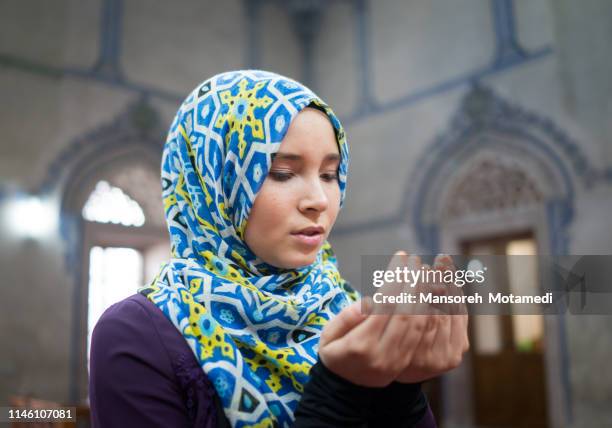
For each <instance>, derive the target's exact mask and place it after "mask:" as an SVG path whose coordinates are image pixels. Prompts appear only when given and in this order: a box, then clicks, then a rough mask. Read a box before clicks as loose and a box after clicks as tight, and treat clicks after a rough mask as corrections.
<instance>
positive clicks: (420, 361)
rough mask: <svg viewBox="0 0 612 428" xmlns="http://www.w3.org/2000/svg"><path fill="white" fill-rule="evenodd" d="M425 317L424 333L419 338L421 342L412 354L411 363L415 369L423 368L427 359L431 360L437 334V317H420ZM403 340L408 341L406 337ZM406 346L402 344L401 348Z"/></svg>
mask: <svg viewBox="0 0 612 428" xmlns="http://www.w3.org/2000/svg"><path fill="white" fill-rule="evenodd" d="M421 316H423V317H426V320H425V323H426V327H425V331H424V333H423V335H422V337H421V340H420V341H419V343H418V346H417V348H416V350H415V352H414V359H413V361H412V363H411V365H413V366H414V367H416V368H419V367H424V366H425V365H426V363H427V361H428V359H429V358H431V355H432V352H433V349H432V348H433V344H434V340H435V338H436V334H437V330H438V327H437V320H438V317H437V316H433V315H421ZM404 340H410V338H409V337H408V336H406V337H405V338H404ZM404 346H406V344H405V343H402V347H404Z"/></svg>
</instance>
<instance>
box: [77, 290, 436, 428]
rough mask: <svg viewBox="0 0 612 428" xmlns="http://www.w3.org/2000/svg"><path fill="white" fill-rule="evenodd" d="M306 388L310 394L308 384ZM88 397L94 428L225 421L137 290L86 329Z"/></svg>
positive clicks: (171, 329) (431, 427) (172, 330)
mask: <svg viewBox="0 0 612 428" xmlns="http://www.w3.org/2000/svg"><path fill="white" fill-rule="evenodd" d="M323 371H327V370H326V369H325V368H324V370H323ZM316 372H317V373H321V372H322V370H317V371H316ZM329 373H331V372H329ZM323 376H325V375H323ZM338 378H339V377H338ZM339 379H340V378H339ZM322 381H323V379H322ZM325 381H326V382H328V381H330V379H329V378H327V379H325ZM343 381H344V380H343ZM344 382H346V384H347V385H352V384H350V382H348V381H344ZM392 385H395V388H396V389H397V388H404V386H401V384H395V383H394V384H392ZM344 387H346V385H345V386H344ZM360 388H363V387H360ZM311 390H313V391H315V392H316V389H315V383H313V385H312V388H311ZM389 391H391V388H390V389H389ZM311 396H312V397H314V396H315V395H314V394H311ZM393 396H395V397H394V398H396V397H397V391H395V392H394V393H393ZM390 398H391V397H386V398H385V399H384V400H380V401H381V402H383V401H389V399H390ZM89 399H90V405H91V418H92V426H93V427H94V428H112V427H124V426H129V427H139V426H142V427H148V428H155V427H160V428H161V427H192V426H197V427H202V428H215V427H229V426H230V425H229V421H228V420H227V418H226V417H225V413H224V412H223V407H222V406H221V402H220V400H219V397H218V396H217V393H216V391H215V389H214V386H213V385H212V384H211V382H210V381H209V379H208V377H207V376H206V374H205V373H204V371H203V370H202V368H201V367H200V366H199V364H198V362H197V360H196V358H195V356H194V355H193V352H192V350H191V348H189V345H188V344H187V342H186V341H185V339H184V338H183V336H182V335H181V334H180V333H179V331H178V330H177V329H176V327H175V326H174V325H173V324H172V323H171V322H170V320H168V319H167V318H166V317H165V316H164V314H163V313H162V312H161V311H160V310H159V309H158V308H157V307H156V306H155V305H154V304H153V303H152V302H151V301H149V300H148V299H147V298H146V297H145V296H143V295H140V294H135V295H133V296H130V297H128V298H127V299H124V300H122V301H120V302H118V303H116V304H114V305H112V306H111V307H110V308H108V309H107V310H106V311H105V312H104V314H103V315H102V317H100V320H99V321H98V323H97V324H96V327H95V328H94V331H93V333H92V342H91V354H90V378H89ZM315 399H316V398H315ZM425 405H426V401H425ZM304 408H305V413H306V412H307V411H308V409H307V407H306V405H305V406H304ZM396 410H397V408H396ZM383 411H384V410H383ZM419 419H421V420H419V422H418V423H417V424H416V426H417V427H418V428H435V427H436V423H435V420H434V418H433V415H432V414H431V410H430V409H429V407H428V406H427V409H426V411H425V412H424V416H423V417H422V418H421V417H419ZM301 426H306V425H304V424H302V425H301Z"/></svg>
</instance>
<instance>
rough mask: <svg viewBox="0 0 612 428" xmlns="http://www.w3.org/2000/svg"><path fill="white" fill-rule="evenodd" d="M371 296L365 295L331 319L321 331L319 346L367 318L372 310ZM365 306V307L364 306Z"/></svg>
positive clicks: (339, 336)
mask: <svg viewBox="0 0 612 428" xmlns="http://www.w3.org/2000/svg"><path fill="white" fill-rule="evenodd" d="M371 300H372V299H371V297H369V296H368V297H365V298H363V299H361V300H358V301H356V302H355V303H353V304H352V305H350V306H347V307H346V308H344V309H343V310H342V311H341V312H340V313H339V314H338V315H336V316H335V317H334V318H333V319H331V320H330V321H329V322H328V323H327V324H326V325H325V327H324V328H323V331H322V332H321V339H320V340H319V346H323V345H325V344H327V343H330V342H333V341H334V340H336V339H339V338H341V337H342V336H344V335H345V334H346V333H348V332H349V331H351V330H352V329H353V328H354V327H355V326H357V325H358V324H359V323H361V321H363V320H364V319H366V317H367V316H368V314H369V313H370V312H371V310H372V302H371ZM362 306H363V307H362Z"/></svg>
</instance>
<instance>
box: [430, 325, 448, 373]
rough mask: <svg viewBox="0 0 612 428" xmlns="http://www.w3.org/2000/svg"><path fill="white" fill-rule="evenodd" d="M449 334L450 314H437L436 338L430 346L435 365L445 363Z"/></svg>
mask: <svg viewBox="0 0 612 428" xmlns="http://www.w3.org/2000/svg"><path fill="white" fill-rule="evenodd" d="M450 334H451V316H450V315H439V319H438V329H437V331H436V338H435V339H434V344H433V346H432V350H433V358H435V359H436V362H437V365H440V364H441V365H445V363H446V361H448V360H449V357H450V355H449V349H450Z"/></svg>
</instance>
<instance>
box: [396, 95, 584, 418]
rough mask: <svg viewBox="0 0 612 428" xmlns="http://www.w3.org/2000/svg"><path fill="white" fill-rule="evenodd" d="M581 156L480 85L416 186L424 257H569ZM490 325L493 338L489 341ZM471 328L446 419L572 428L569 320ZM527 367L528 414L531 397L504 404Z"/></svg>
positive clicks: (449, 388)
mask: <svg viewBox="0 0 612 428" xmlns="http://www.w3.org/2000/svg"><path fill="white" fill-rule="evenodd" d="M581 156H582V155H581V153H580V151H579V150H578V149H577V146H576V145H574V144H573V143H572V142H571V141H569V140H568V139H567V138H566V137H565V136H564V135H563V134H562V133H561V132H560V131H559V130H558V129H557V128H555V127H554V125H553V124H552V123H551V122H550V121H548V120H546V119H544V118H541V117H539V116H537V115H534V114H532V113H530V112H526V111H525V110H523V109H521V108H518V107H515V106H512V105H510V104H509V103H507V102H506V101H504V100H502V99H501V98H499V97H498V96H497V95H495V94H494V93H493V92H492V91H491V90H489V89H487V88H484V87H482V86H478V85H477V86H475V87H473V88H472V89H471V90H470V91H469V93H468V94H467V95H466V96H465V97H464V99H463V101H462V103H461V106H460V108H459V111H458V113H457V114H456V115H455V117H454V118H453V120H452V123H451V126H450V129H449V130H448V131H447V133H446V134H444V135H442V136H441V137H440V138H439V139H437V140H436V141H435V142H434V144H433V145H432V146H431V147H430V148H428V152H427V153H426V154H425V155H423V157H422V158H421V159H420V160H419V161H418V163H417V165H419V166H418V167H417V168H416V169H415V171H416V172H415V174H414V175H413V176H412V177H411V180H410V186H409V189H410V190H409V192H408V194H409V195H411V199H410V200H409V201H408V203H407V205H408V206H407V209H409V210H410V211H409V212H410V215H411V218H412V222H413V225H414V228H415V231H416V233H417V237H418V240H419V243H420V245H421V247H422V248H421V249H422V252H423V253H425V254H436V253H439V252H445V253H448V254H460V253H462V252H463V253H479V254H482V253H484V254H487V253H488V254H491V253H493V254H494V253H497V254H510V253H511V252H512V251H515V252H516V251H519V250H520V251H531V252H533V253H536V254H565V253H567V249H568V238H567V237H568V234H567V230H568V227H569V225H570V223H571V220H572V218H573V210H574V199H575V195H574V191H575V190H574V189H575V182H576V181H577V180H578V179H583V180H584V181H585V182H587V183H588V180H589V174H590V172H591V171H590V170H589V168H588V165H587V164H586V163H585V162H584V159H583V158H582V157H581ZM517 248H518V249H519V250H517ZM478 317H481V316H478ZM483 327H484V329H485V331H486V334H485V335H484V337H485V338H488V339H489V340H488V342H487V341H486V340H485V342H482V337H483ZM470 328H471V330H472V331H471V337H472V341H473V342H472V349H471V351H470V353H469V355H468V356H467V358H465V361H464V364H463V365H462V366H461V367H460V368H459V369H458V370H455V371H454V372H452V373H450V374H449V375H447V376H445V377H444V378H443V379H442V381H441V401H442V404H441V407H442V409H441V410H442V415H443V423H445V424H448V425H477V426H478V425H486V426H554V427H562V426H566V425H567V423H568V421H569V419H570V417H571V390H570V383H569V373H568V354H567V345H566V340H567V339H566V333H565V319H564V315H563V314H561V315H554V316H545V317H543V318H541V319H538V320H533V319H532V320H531V321H528V320H527V319H526V318H515V317H514V316H512V317H506V318H503V317H502V318H501V319H497V320H495V321H493V320H491V319H490V318H489V319H485V318H479V319H477V320H476V319H473V320H472V322H471V327H470ZM538 329H540V330H538ZM478 330H480V331H478ZM538 331H540V333H538ZM538 334H539V336H538ZM530 335H531V336H530ZM534 335H535V336H534ZM517 337H518V338H522V339H521V340H522V344H519V343H518V342H517V341H516V340H515V339H516V338H517ZM526 337H531V342H530V343H531V345H530V346H531V348H529V349H531V351H530V352H526V350H527V348H528V347H527V345H526V344H527V342H526V341H525V338H526ZM492 355H493V358H491V356H492ZM528 360H529V361H528ZM521 365H522V366H523V367H524V373H527V372H529V371H530V370H531V369H528V367H532V369H533V370H532V376H531V378H530V379H531V380H532V381H533V383H534V385H532V387H533V388H532V390H533V391H536V392H534V394H537V396H534V397H531V399H530V406H531V410H530V411H529V412H525V411H523V412H521V410H519V407H517V406H519V404H517V403H518V401H516V400H519V401H520V399H525V398H526V396H527V395H528V394H523V396H522V397H521V396H518V398H516V399H514V398H512V399H505V398H504V394H511V395H512V397H517V394H520V392H517V391H516V388H515V387H508V385H506V387H507V388H506V389H505V390H504V388H503V386H504V385H503V382H502V381H501V378H502V377H503V376H504V375H507V377H508V378H509V379H511V380H512V379H516V373H515V371H516V370H515V368H516V367H519V366H521ZM521 370H523V369H521ZM513 373H514V374H513ZM524 373H523V374H524ZM495 378H497V379H495ZM487 400H489V401H487ZM490 400H496V401H490ZM504 400H506V404H507V406H506V407H503V406H501V404H500V403H503V402H504ZM512 400H514V401H512ZM496 406H497V407H496ZM500 406H501V407H500ZM508 406H509V407H508ZM502 407H503V408H502Z"/></svg>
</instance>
